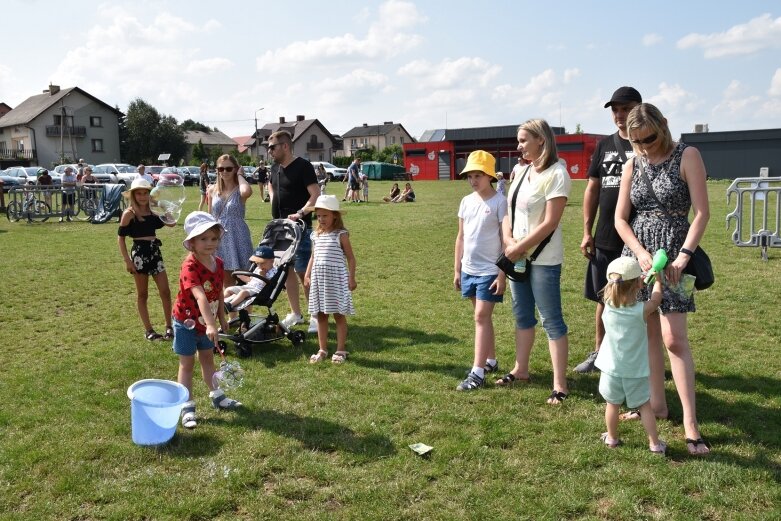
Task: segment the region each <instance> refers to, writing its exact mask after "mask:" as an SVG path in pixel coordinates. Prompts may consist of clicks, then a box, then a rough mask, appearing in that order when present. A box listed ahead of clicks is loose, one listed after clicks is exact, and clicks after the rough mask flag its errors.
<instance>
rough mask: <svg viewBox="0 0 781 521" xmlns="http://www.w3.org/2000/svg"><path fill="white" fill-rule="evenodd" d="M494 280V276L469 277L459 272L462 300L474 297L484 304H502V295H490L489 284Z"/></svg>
mask: <svg viewBox="0 0 781 521" xmlns="http://www.w3.org/2000/svg"><path fill="white" fill-rule="evenodd" d="M495 280H496V275H482V276H480V275H470V274H468V273H464V272H463V271H462V272H461V296H462V297H464V298H472V297H475V298H477V300H483V301H485V302H502V301H504V295H495V294H493V293H491V284H493V283H494V281H495Z"/></svg>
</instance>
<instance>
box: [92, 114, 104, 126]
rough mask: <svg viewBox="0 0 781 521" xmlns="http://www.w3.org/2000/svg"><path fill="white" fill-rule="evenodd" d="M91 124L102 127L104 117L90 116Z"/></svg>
mask: <svg viewBox="0 0 781 521" xmlns="http://www.w3.org/2000/svg"><path fill="white" fill-rule="evenodd" d="M89 126H91V127H102V126H103V118H102V117H100V116H90V117H89Z"/></svg>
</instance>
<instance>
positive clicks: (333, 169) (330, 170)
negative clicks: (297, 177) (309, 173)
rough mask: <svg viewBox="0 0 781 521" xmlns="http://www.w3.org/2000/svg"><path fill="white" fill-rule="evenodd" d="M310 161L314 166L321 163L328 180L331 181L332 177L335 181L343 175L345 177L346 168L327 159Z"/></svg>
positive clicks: (342, 177)
mask: <svg viewBox="0 0 781 521" xmlns="http://www.w3.org/2000/svg"><path fill="white" fill-rule="evenodd" d="M311 163H312V166H313V167H315V168H317V166H318V165H323V168H325V173H326V174H328V180H329V181H333V180H334V179H336V180H337V181H342V180H343V179H344V178H345V177H347V169H346V168H340V167H338V166H336V165H332V164H331V163H329V162H327V161H312V162H311Z"/></svg>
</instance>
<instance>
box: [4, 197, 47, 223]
mask: <svg viewBox="0 0 781 521" xmlns="http://www.w3.org/2000/svg"><path fill="white" fill-rule="evenodd" d="M22 191H24V193H25V196H24V201H23V202H21V203H20V202H19V201H17V200H16V198H14V200H13V201H11V202H10V203H8V209H7V211H6V216H7V217H8V220H9V221H11V222H17V221H19V220H20V219H21V218H22V217H27V222H28V223H31V222H33V221H35V222H44V221H46V220H47V219H48V218H49V216H50V215H51V212H52V209H51V206H49V204H48V203H47V202H46V201H41V200H40V199H38V198H37V197H35V192H34V191H33V190H28V189H27V188H23V189H22Z"/></svg>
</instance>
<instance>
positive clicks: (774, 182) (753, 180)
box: [727, 177, 781, 261]
mask: <svg viewBox="0 0 781 521" xmlns="http://www.w3.org/2000/svg"><path fill="white" fill-rule="evenodd" d="M732 194H735V195H736V197H737V200H736V204H735V209H734V210H733V211H732V212H730V213H728V214H727V229H729V225H730V221H731V220H733V219H734V220H735V230H734V231H733V232H732V242H733V243H735V245H736V246H739V247H759V248H761V250H760V255H761V256H762V260H764V261H767V260H768V253H767V249H768V248H781V237H780V236H779V229H781V178H773V177H739V178H737V179H735V180H734V181H732V184H730V186H729V188H727V204H730V199H731V198H732ZM773 199H775V201H774V203H773V201H772V200H773ZM758 212H759V215H757V214H758ZM746 217H748V227H746V226H745V225H746V222H745V218H746Z"/></svg>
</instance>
